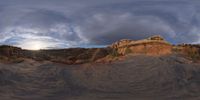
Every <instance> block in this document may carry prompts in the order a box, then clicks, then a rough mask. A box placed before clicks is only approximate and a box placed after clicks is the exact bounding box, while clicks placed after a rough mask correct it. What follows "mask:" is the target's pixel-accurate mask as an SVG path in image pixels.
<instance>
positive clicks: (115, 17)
mask: <svg viewBox="0 0 200 100" xmlns="http://www.w3.org/2000/svg"><path fill="white" fill-rule="evenodd" d="M199 8H200V1H199V0H0V45H2V44H6V45H14V46H18V47H21V48H23V49H49V48H72V47H103V46H106V45H109V44H112V43H113V42H115V41H118V40H120V39H133V40H139V39H143V38H147V37H149V36H152V35H162V36H163V37H164V38H165V39H166V40H167V41H169V42H171V43H173V44H178V43H200V9H199Z"/></svg>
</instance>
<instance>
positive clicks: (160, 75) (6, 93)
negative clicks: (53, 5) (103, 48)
mask: <svg viewBox="0 0 200 100" xmlns="http://www.w3.org/2000/svg"><path fill="white" fill-rule="evenodd" d="M199 80H200V67H199V64H195V63H191V62H190V61H189V60H187V59H184V58H183V57H181V56H177V55H171V56H160V57H158V56H146V55H137V56H126V60H123V61H118V62H112V63H107V64H102V63H90V64H80V65H66V64H58V63H53V62H48V61H42V62H39V61H34V60H25V61H24V62H21V63H15V64H14V63H12V64H3V63H0V85H1V86H0V97H1V99H2V100H199V99H200V81H199Z"/></svg>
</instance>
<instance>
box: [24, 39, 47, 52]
mask: <svg viewBox="0 0 200 100" xmlns="http://www.w3.org/2000/svg"><path fill="white" fill-rule="evenodd" d="M21 47H22V48H23V49H28V50H40V49H44V48H45V47H46V45H45V43H43V42H41V41H28V42H26V43H23V44H22V45H21Z"/></svg>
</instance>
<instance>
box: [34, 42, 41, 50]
mask: <svg viewBox="0 0 200 100" xmlns="http://www.w3.org/2000/svg"><path fill="white" fill-rule="evenodd" d="M40 49H42V44H41V43H39V42H36V43H34V44H33V45H32V48H31V50H40Z"/></svg>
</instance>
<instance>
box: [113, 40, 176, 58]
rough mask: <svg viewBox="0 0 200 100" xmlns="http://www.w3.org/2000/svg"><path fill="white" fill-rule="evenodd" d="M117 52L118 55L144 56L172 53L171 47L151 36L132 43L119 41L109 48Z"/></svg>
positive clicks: (130, 41) (131, 41)
mask: <svg viewBox="0 0 200 100" xmlns="http://www.w3.org/2000/svg"><path fill="white" fill-rule="evenodd" d="M110 47H111V48H114V49H116V50H117V51H118V53H119V54H122V55H126V54H128V53H132V54H146V55H155V56H157V55H167V54H171V53H172V45H171V44H169V43H168V42H166V41H165V40H164V38H162V37H161V36H153V37H150V38H148V39H143V40H138V41H133V40H121V41H119V42H116V43H114V44H112V45H111V46H110Z"/></svg>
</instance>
